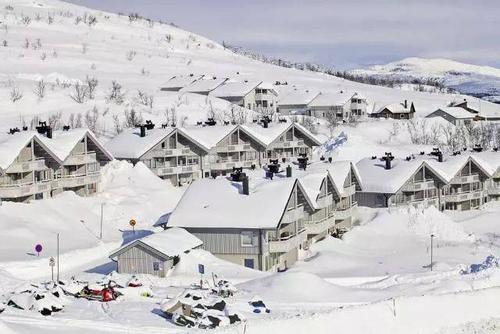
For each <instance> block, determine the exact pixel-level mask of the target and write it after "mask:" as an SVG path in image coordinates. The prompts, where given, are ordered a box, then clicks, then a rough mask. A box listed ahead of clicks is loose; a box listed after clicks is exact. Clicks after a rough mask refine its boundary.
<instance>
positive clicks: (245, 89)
mask: <svg viewBox="0 0 500 334" xmlns="http://www.w3.org/2000/svg"><path fill="white" fill-rule="evenodd" d="M259 84H260V82H258V81H226V82H224V84H222V85H220V86H219V87H217V88H216V89H214V90H213V91H212V92H211V93H210V95H213V96H216V97H244V96H246V95H247V94H248V93H250V92H251V91H252V90H254V89H255V88H256V87H257V86H258V85H259Z"/></svg>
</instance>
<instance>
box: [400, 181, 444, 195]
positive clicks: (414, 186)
mask: <svg viewBox="0 0 500 334" xmlns="http://www.w3.org/2000/svg"><path fill="white" fill-rule="evenodd" d="M435 188H436V187H435V185H434V180H424V181H420V182H412V183H409V184H407V185H406V186H405V187H404V188H403V191H410V192H414V191H420V190H428V189H435Z"/></svg>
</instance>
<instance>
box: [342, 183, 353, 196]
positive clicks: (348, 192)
mask: <svg viewBox="0 0 500 334" xmlns="http://www.w3.org/2000/svg"><path fill="white" fill-rule="evenodd" d="M355 193H356V185H355V184H351V185H350V186H348V187H345V188H344V192H343V193H342V197H349V196H352V195H354V194H355Z"/></svg>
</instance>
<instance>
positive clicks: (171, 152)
mask: <svg viewBox="0 0 500 334" xmlns="http://www.w3.org/2000/svg"><path fill="white" fill-rule="evenodd" d="M152 153H153V156H155V157H157V156H160V157H176V156H183V155H189V154H191V153H192V152H191V149H190V148H158V149H155V150H153V152H152Z"/></svg>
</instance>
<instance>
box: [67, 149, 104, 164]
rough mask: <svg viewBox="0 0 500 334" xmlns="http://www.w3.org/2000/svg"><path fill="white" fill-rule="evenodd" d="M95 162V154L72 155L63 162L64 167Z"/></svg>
mask: <svg viewBox="0 0 500 334" xmlns="http://www.w3.org/2000/svg"><path fill="white" fill-rule="evenodd" d="M95 162H97V156H96V153H95V152H87V153H83V154H74V155H70V156H69V157H67V158H66V160H64V165H65V166H73V165H85V164H92V163H95Z"/></svg>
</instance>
